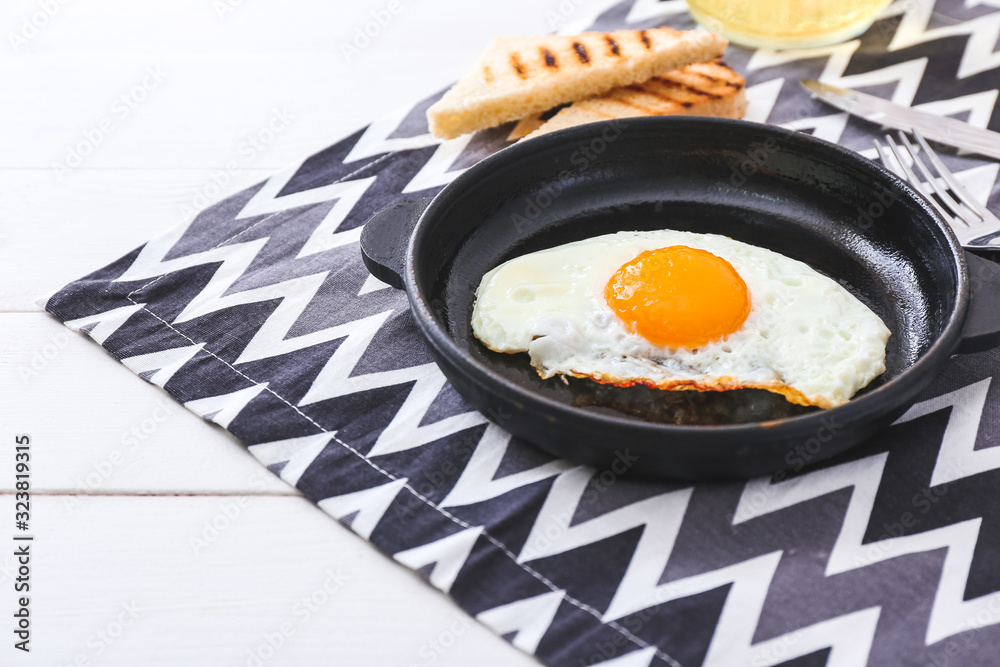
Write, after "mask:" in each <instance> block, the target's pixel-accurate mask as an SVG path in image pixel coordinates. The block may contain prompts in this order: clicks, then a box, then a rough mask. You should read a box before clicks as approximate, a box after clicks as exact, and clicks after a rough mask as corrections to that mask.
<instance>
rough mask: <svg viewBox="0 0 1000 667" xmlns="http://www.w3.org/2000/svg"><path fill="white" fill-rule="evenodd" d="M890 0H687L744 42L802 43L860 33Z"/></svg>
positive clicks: (696, 12) (698, 14) (699, 15)
mask: <svg viewBox="0 0 1000 667" xmlns="http://www.w3.org/2000/svg"><path fill="white" fill-rule="evenodd" d="M890 1H891V0H688V7H689V8H690V9H691V14H692V15H693V16H694V18H695V20H697V21H698V22H699V23H701V24H702V25H703V26H705V27H707V28H709V29H710V30H713V31H715V32H718V33H721V34H723V35H725V36H726V37H728V38H729V39H730V40H732V41H733V42H736V43H738V44H743V45H746V46H763V47H772V48H803V47H810V46H822V45H824V44H834V43H836V42H841V41H844V40H847V39H851V38H852V37H856V36H857V35H859V34H861V33H862V32H864V31H865V30H867V29H868V27H869V26H870V25H871V24H872V22H873V21H874V20H875V18H876V17H877V16H878V15H879V13H881V12H882V10H883V9H885V8H886V7H887V6H888V5H889V3H890Z"/></svg>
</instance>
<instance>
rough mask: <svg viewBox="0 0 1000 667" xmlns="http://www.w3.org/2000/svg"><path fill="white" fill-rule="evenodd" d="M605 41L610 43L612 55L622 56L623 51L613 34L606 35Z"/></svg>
mask: <svg viewBox="0 0 1000 667" xmlns="http://www.w3.org/2000/svg"><path fill="white" fill-rule="evenodd" d="M604 41H605V42H607V43H608V48H609V49H611V55H615V56H620V55H621V51H620V50H619V48H618V42H616V41H615V38H614V37H612V36H611V35H605V36H604Z"/></svg>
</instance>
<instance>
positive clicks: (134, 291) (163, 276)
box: [126, 151, 396, 398]
mask: <svg viewBox="0 0 1000 667" xmlns="http://www.w3.org/2000/svg"><path fill="white" fill-rule="evenodd" d="M395 154H396V151H391V152H389V153H386V154H385V155H383V156H382V157H379V158H375V159H374V160H372V161H371V162H369V163H368V164H366V165H364V166H363V167H358V168H357V169H355V170H354V171H352V172H351V173H349V174H347V175H346V176H341V177H340V178H338V179H337V180H335V181H333V182H332V183H327V185H336V184H337V183H341V182H343V181H346V180H347V179H349V178H351V177H352V176H356V175H357V174H360V173H361V172H363V171H364V170H365V169H368V168H369V167H374V166H375V165H376V164H378V163H379V162H381V161H382V160H385V159H386V158H389V157H392V156H393V155H395ZM265 182H266V181H265ZM336 199H339V197H337V198H336ZM223 201H225V200H223ZM330 201H332V200H330ZM284 212H285V211H284V210H281V211H275V212H274V213H272V214H271V215H269V216H267V217H265V218H261V219H260V220H258V221H257V222H255V223H253V224H252V225H250V226H249V227H246V228H245V229H243V230H241V231H238V232H236V233H235V234H233V235H232V236H230V237H228V238H225V239H222V240H221V241H219V242H218V243H216V244H215V245H214V246H212V247H211V248H209V249H208V250H206V251H205V252H211V251H212V250H215V249H217V248H220V247H221V246H223V245H225V244H226V243H229V242H230V241H232V240H233V239H235V238H238V237H240V236H242V235H244V234H246V233H247V232H249V231H250V230H251V229H253V228H254V227H257V226H258V225H262V224H264V223H265V222H267V221H268V220H270V219H271V218H273V217H274V216H276V215H278V214H279V213H284ZM193 222H194V220H193V219H192V220H191V221H190V222H189V223H188V225H189V226H190V225H191V223H193ZM168 275H170V274H169V273H164V274H163V275H161V276H157V277H156V278H153V279H152V280H151V281H149V282H148V283H146V284H145V285H143V286H141V287H136V288H135V289H134V290H132V291H131V292H129V293H128V295H127V296H126V298H127V299H128V300H129V301H132V296H133V295H134V294H136V293H137V292H142V291H143V290H145V289H146V288H148V287H152V286H153V285H155V284H156V283H158V282H160V281H161V280H163V279H164V278H166V277H167V276H168ZM132 303H135V302H134V301H132ZM150 314H152V313H150ZM154 317H155V315H154ZM164 324H167V323H166V322H164ZM167 326H170V325H169V324H167ZM171 328H173V327H171ZM175 331H176V329H175ZM177 333H180V332H179V331H178V332H177ZM182 335H183V334H182ZM192 342H193V341H192ZM233 370H235V369H233ZM247 379H248V380H249V378H247ZM279 398H280V397H279Z"/></svg>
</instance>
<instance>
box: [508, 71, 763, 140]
mask: <svg viewBox="0 0 1000 667" xmlns="http://www.w3.org/2000/svg"><path fill="white" fill-rule="evenodd" d="M746 106H747V102H746V94H745V90H744V81H743V77H742V76H740V75H739V74H737V73H736V72H735V71H733V70H732V69H731V68H730V67H729V66H727V65H725V64H724V63H722V62H721V61H718V60H716V61H713V62H707V63H695V64H692V65H688V66H686V67H682V68H681V69H678V70H675V71H672V72H667V73H666V74H661V75H660V76H655V77H652V78H651V79H649V80H648V81H645V82H643V83H640V84H633V85H630V86H623V87H620V88H615V89H614V90H611V91H608V92H607V93H604V94H603V95H599V96H597V97H592V98H590V99H586V100H582V101H580V102H574V103H573V104H571V105H570V106H568V107H565V108H563V109H561V110H560V111H559V112H558V113H556V114H555V115H554V116H552V118H550V119H549V120H548V121H545V122H543V123H541V125H540V126H539V125H538V122H539V120H538V117H537V116H534V117H532V118H528V119H523V120H522V122H520V123H518V125H517V127H515V128H514V132H512V133H511V137H510V138H512V139H513V138H516V134H517V133H518V128H521V130H520V131H521V132H524V130H526V129H529V128H537V129H533V130H529V131H530V134H528V135H527V136H529V137H535V136H538V135H540V134H545V133H547V132H553V131H555V130H561V129H563V128H566V127H573V126H574V125H582V124H584V123H593V122H596V121H600V120H610V119H612V118H631V117H636V116H668V115H687V116H718V117H722V118H742V117H743V113H744V112H745V111H746Z"/></svg>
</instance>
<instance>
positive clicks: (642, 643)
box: [126, 165, 683, 667]
mask: <svg viewBox="0 0 1000 667" xmlns="http://www.w3.org/2000/svg"><path fill="white" fill-rule="evenodd" d="M369 166H370V165H369ZM261 222H263V220H261ZM258 224H259V223H258ZM244 231H246V230H244ZM241 233H242V232H241ZM237 236H238V235H237ZM234 238H235V237H234ZM223 243H225V241H223ZM220 245H221V244H220ZM162 277H163V276H160V278H162ZM157 280H159V278H158V279H157ZM154 282H155V281H154ZM137 291H138V290H137ZM133 294H134V292H133ZM126 298H127V299H128V300H129V301H131V302H132V304H133V305H134V306H138V307H139V308H140V309H141V310H144V311H146V312H147V313H149V314H150V315H152V316H153V317H154V318H156V319H157V320H159V321H160V322H161V323H162V324H163V325H164V326H165V327H167V328H168V329H170V330H171V331H173V332H174V333H176V334H177V335H179V336H181V337H182V338H184V339H186V340H187V341H188V342H190V343H191V344H193V345H197V344H198V342H197V341H196V340H194V339H193V338H191V337H190V336H188V335H187V334H185V333H183V332H182V331H179V330H178V329H177V328H176V327H174V326H173V325H172V324H171V323H170V322H167V321H166V320H165V319H163V318H162V317H160V316H159V315H157V314H156V313H154V312H153V311H152V310H150V309H149V308H148V307H146V304H141V303H138V302H137V301H136V300H135V299H133V298H132V294H129V295H127V296H126ZM202 350H204V351H205V352H206V353H208V354H209V355H211V356H212V357H214V358H215V359H217V360H218V361H220V362H222V364H223V365H224V366H226V367H227V368H229V369H230V370H231V371H233V372H234V373H236V374H237V375H239V376H240V377H242V378H244V379H245V380H248V381H249V382H253V383H254V384H255V385H263V386H264V391H267V392H269V393H270V394H271V395H273V396H274V397H275V398H277V399H278V400H279V401H281V402H282V403H284V404H285V405H287V406H288V407H290V408H291V409H292V410H293V411H295V412H296V413H298V414H299V415H300V416H301V417H302V418H304V419H305V420H306V421H308V422H309V423H310V424H312V425H313V426H315V427H316V428H318V429H319V430H320V432H322V433H326V434H328V435H330V436H331V437H332V438H333V439H334V440H335V441H336V442H337V443H338V444H340V445H341V446H342V447H344V448H345V449H347V450H348V451H350V452H351V453H352V454H354V455H355V456H357V457H358V458H360V459H361V460H362V461H364V462H365V463H367V464H368V465H369V466H370V467H371V468H373V469H375V470H376V471H378V472H379V473H381V474H382V475H384V476H385V477H388V478H389V479H390V480H393V481H398V480H399V478H398V477H396V476H395V475H393V474H392V473H391V472H389V471H388V470H385V469H384V468H382V467H381V466H379V465H378V464H377V463H375V462H374V461H372V460H371V459H369V458H368V457H367V456H365V455H364V454H362V453H361V452H360V451H358V450H357V449H355V448H354V447H352V446H351V445H349V444H347V443H346V442H344V441H343V440H341V439H340V438H338V437H337V434H336V433H331V432H330V431H328V430H327V429H325V428H323V427H322V426H321V425H320V424H319V422H317V421H316V420H315V419H313V418H312V417H310V416H309V415H307V414H306V413H304V412H303V411H302V410H300V409H299V408H298V406H296V405H293V404H292V403H291V402H290V401H288V400H287V399H285V398H284V397H283V396H281V395H280V394H278V393H277V392H276V391H274V390H273V389H271V388H270V387H269V386H268V385H267V384H266V383H262V382H257V381H256V380H254V379H253V378H251V377H250V376H248V375H247V374H246V373H244V372H243V371H241V370H239V369H237V368H236V367H235V366H233V365H232V364H230V363H229V362H228V361H226V360H225V359H223V358H222V357H220V356H219V355H217V354H216V353H215V352H213V351H212V350H210V349H208V347H202ZM403 488H405V489H406V490H407V491H409V492H410V493H411V494H413V496H414V497H415V498H417V499H418V500H420V501H421V502H423V503H424V504H425V505H427V506H428V507H430V508H431V509H434V510H437V512H438V513H440V514H441V515H442V516H444V517H447V518H448V519H450V520H451V521H452V522H454V523H456V524H458V525H459V526H461V527H462V528H465V529H471V528H474V527H476V528H481V529H482V533H481V534H482V535H483V537H485V538H486V539H487V540H488V541H489V542H490V543H491V544H492V545H493V546H495V547H496V548H497V549H499V550H500V551H501V552H502V553H503V554H504V555H506V556H507V557H508V558H510V559H511V560H512V561H513V562H514V563H515V564H516V565H517V566H518V567H520V568H521V569H522V570H524V571H525V572H527V573H528V574H530V575H531V576H532V577H534V578H535V579H537V580H538V581H539V582H541V583H542V584H543V585H544V586H545V587H546V588H548V589H549V590H551V591H553V592H557V593H562V595H563V599H565V600H566V601H567V602H569V603H570V604H572V605H573V606H575V607H577V608H578V609H580V610H582V611H584V612H586V613H588V614H590V615H591V616H593V617H594V618H596V619H597V620H598V622H600V623H601V624H602V625H607V626H608V627H610V628H613V629H615V630H617V631H618V632H619V633H620V634H621V635H622V636H624V637H625V638H626V639H628V640H630V641H631V642H632V643H633V644H635V645H636V646H638V647H639V648H640V649H647V648H652V649H653V654H654V655H655V656H656V657H658V658H659V659H660V660H662V661H664V662H666V663H667V664H669V665H670V666H671V667H683V665H681V663H679V662H677V661H676V660H674V659H673V658H672V657H670V655H668V654H667V653H666V652H664V651H663V650H662V649H660V648H659V647H658V646H655V645H653V644H650V643H649V642H647V641H646V640H644V639H641V638H640V637H637V636H636V635H634V634H633V633H632V632H630V631H629V630H628V629H626V628H625V627H623V626H622V625H621V624H620V623H618V622H617V621H608V622H605V621H603V620H602V619H601V613H600V612H599V611H597V610H596V609H594V608H593V607H591V606H590V605H588V604H586V603H585V602H581V601H580V600H577V599H576V598H574V597H573V596H571V595H569V594H568V593H567V592H566V591H565V590H563V589H561V588H559V587H558V586H556V585H555V583H553V582H552V581H551V580H549V579H548V577H546V576H545V575H543V574H541V573H540V572H538V571H537V570H535V569H534V568H531V567H529V566H527V565H525V564H524V563H521V562H518V560H517V555H516V554H514V552H513V551H511V550H510V549H509V548H507V546H506V545H505V544H503V543H502V542H501V541H500V540H498V539H497V538H495V537H493V536H492V535H491V534H490V533H489V532H488V531H487V530H486V528H485V527H481V526H472V525H471V524H469V523H467V522H466V521H464V520H463V519H460V518H458V517H457V516H455V515H454V514H451V513H450V512H448V511H447V510H445V509H442V508H441V507H438V506H437V505H436V504H434V502H433V501H432V500H430V499H429V498H427V497H426V496H424V495H422V494H420V493H419V492H418V491H417V490H416V489H414V488H413V487H412V486H410V484H409V483H408V482H407V483H404V484H403Z"/></svg>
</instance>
